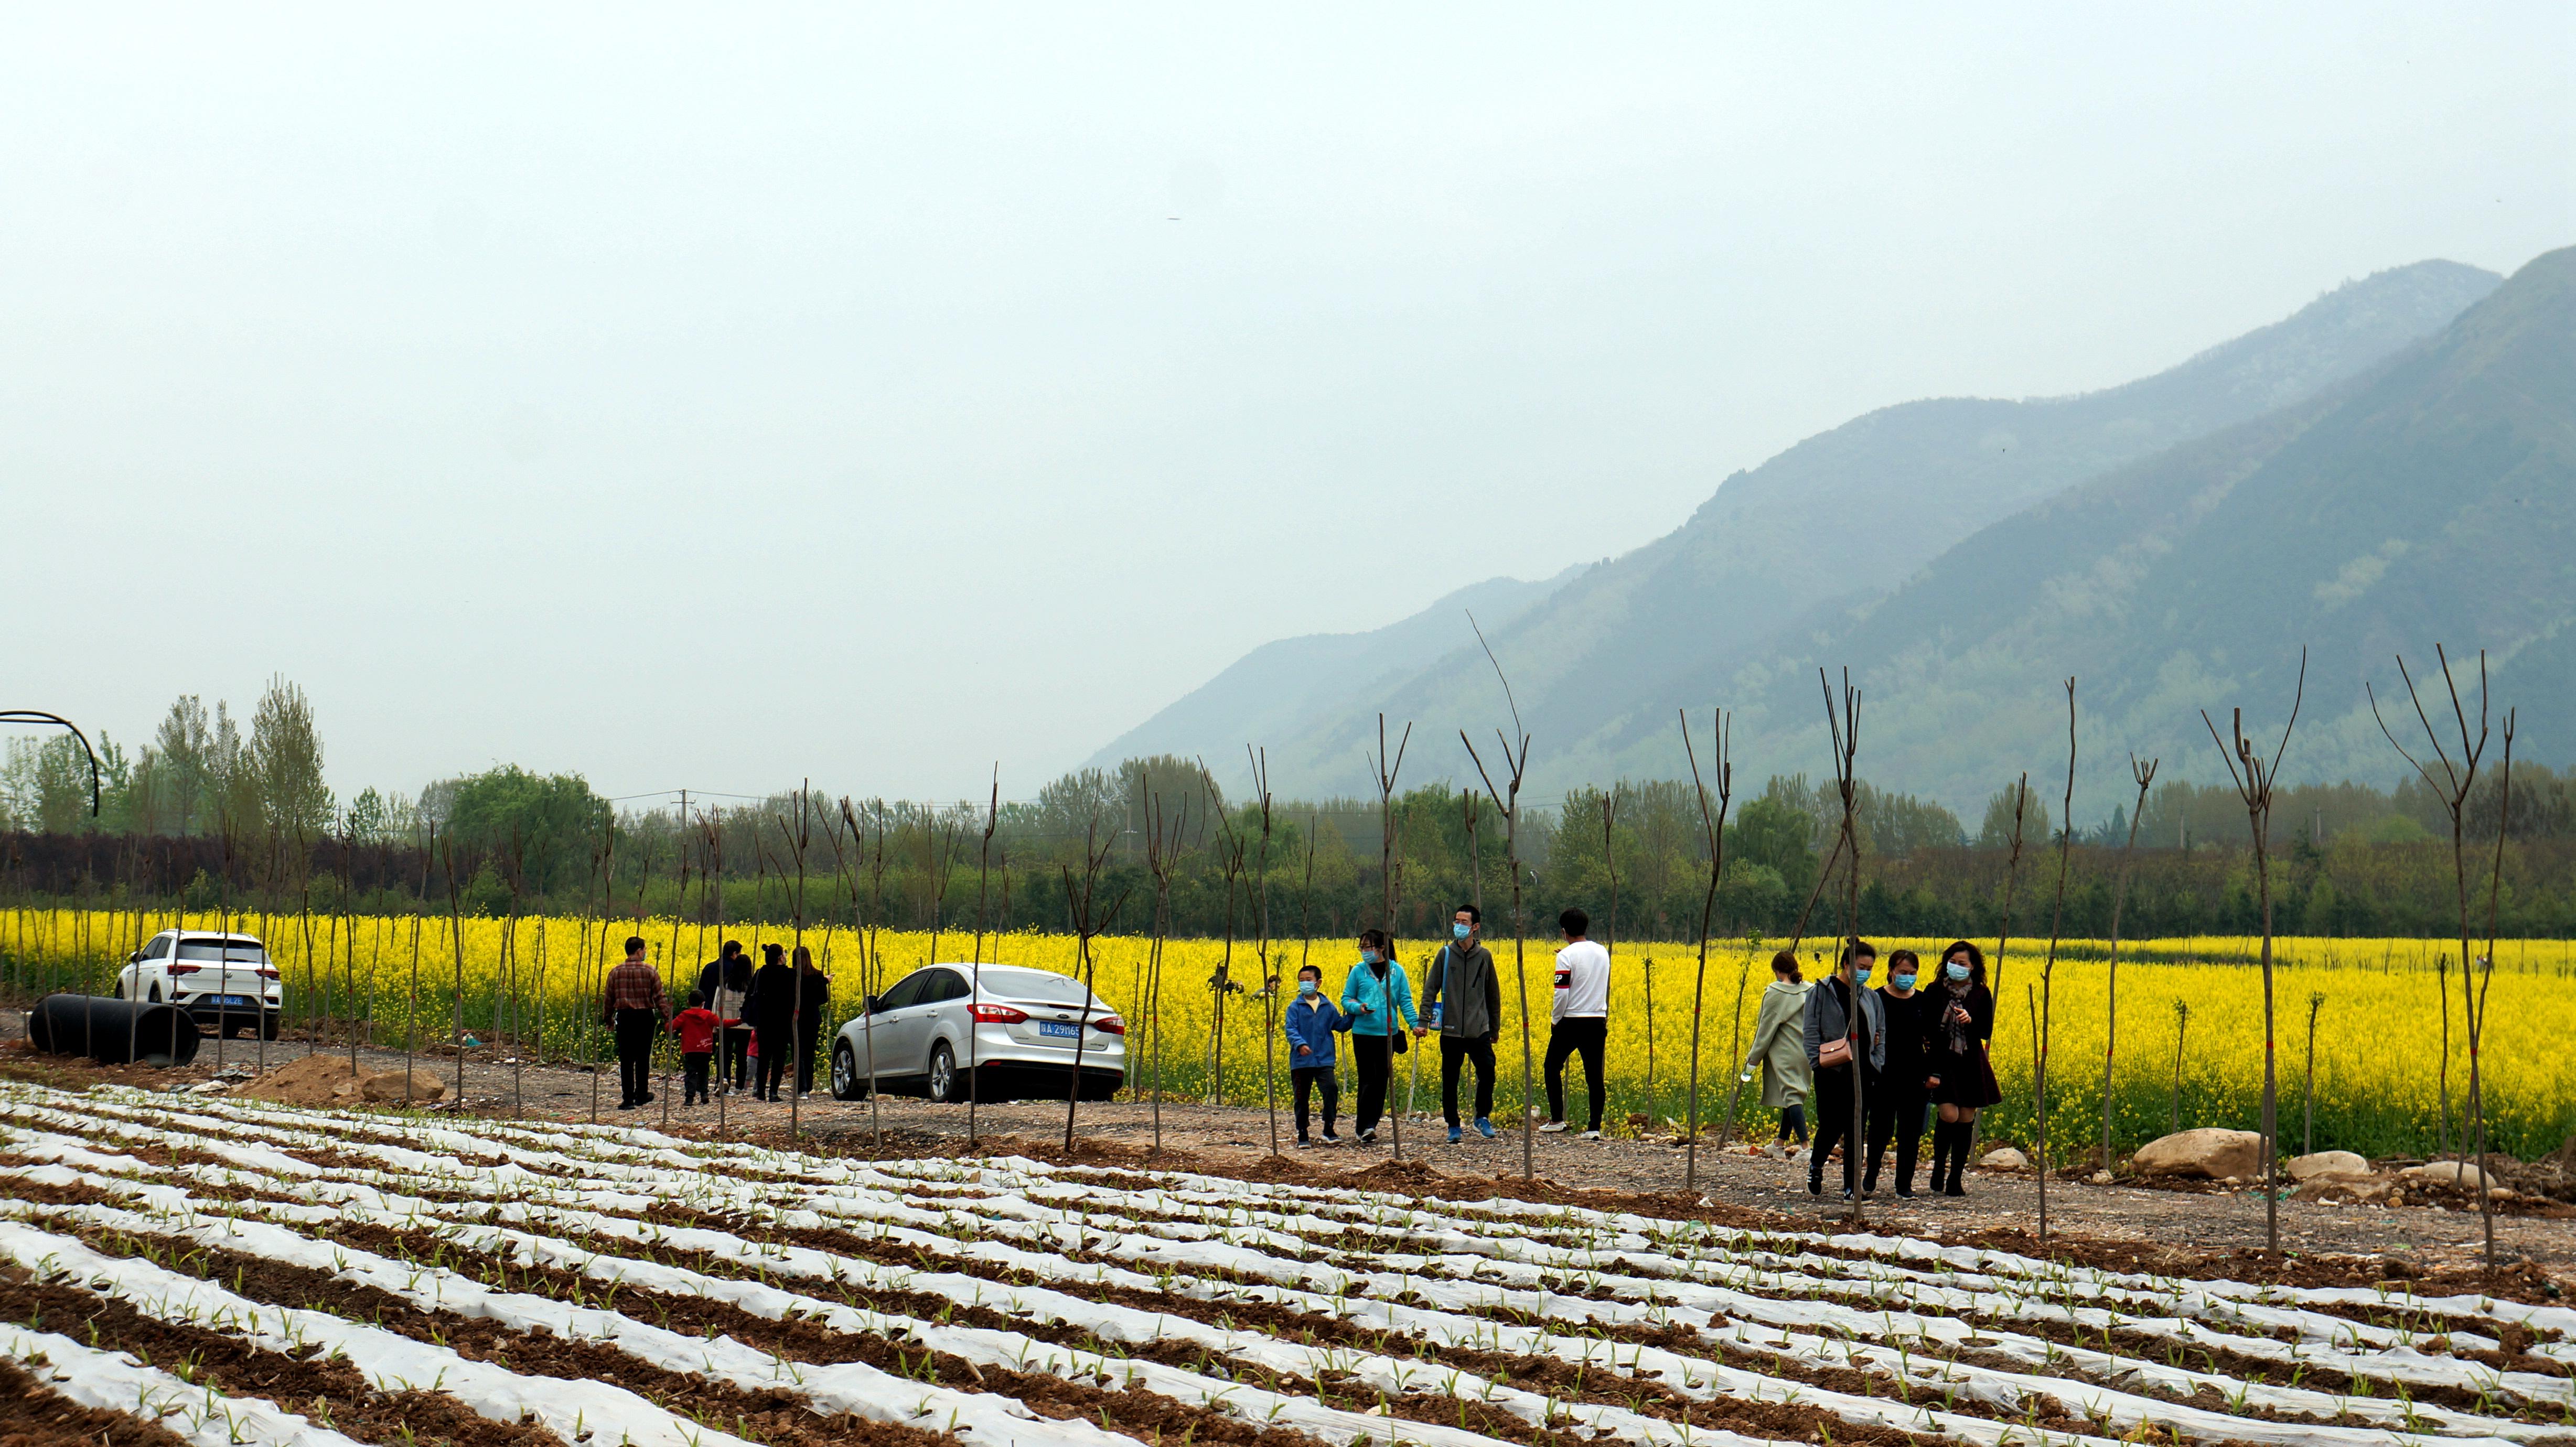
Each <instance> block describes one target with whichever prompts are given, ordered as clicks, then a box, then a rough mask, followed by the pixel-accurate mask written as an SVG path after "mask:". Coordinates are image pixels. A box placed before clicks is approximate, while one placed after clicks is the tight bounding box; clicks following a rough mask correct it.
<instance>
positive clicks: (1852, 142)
mask: <svg viewBox="0 0 2576 1447" xmlns="http://www.w3.org/2000/svg"><path fill="white" fill-rule="evenodd" d="M529 8H530V7H524V6H510V7H504V8H501V9H497V10H489V11H473V10H470V9H467V8H465V7H460V6H455V5H440V6H436V7H418V8H416V9H414V10H413V11H411V12H409V15H408V18H404V17H400V16H397V15H396V14H395V13H394V12H393V11H392V10H391V9H390V8H388V7H375V6H362V7H348V6H335V7H327V8H319V9H313V10H308V11H293V10H287V9H283V8H271V7H263V8H258V9H251V8H248V7H232V6H225V7H193V8H188V9H180V10H172V11H163V12H152V11H131V10H111V9H109V8H106V7H96V6H42V7H38V6H20V7H13V8H11V9H10V10H8V11H7V12H6V13H5V16H0V490H5V491H0V497H5V508H4V509H0V537H5V539H6V541H7V544H8V548H7V552H8V556H9V557H10V559H11V561H12V562H13V564H14V565H15V568H16V573H17V576H16V579H15V585H14V586H13V587H11V588H10V589H9V591H8V594H7V603H6V605H5V606H6V608H7V612H8V625H7V628H6V631H5V638H6V643H5V645H0V706H41V707H51V708H55V709H59V710H62V711H64V712H67V713H70V714H72V715H74V716H75V717H77V718H79V719H80V720H82V721H83V722H84V723H89V724H92V725H97V726H103V727H105V728H106V729H107V730H108V731H109V732H111V733H113V734H117V735H119V736H123V737H126V738H129V739H131V738H134V737H136V736H139V735H143V734H145V733H148V731H149V730H150V728H151V727H152V725H153V723H154V721H155V720H156V718H157V717H158V715H159V714H160V713H161V711H162V710H163V709H164V708H166V706H167V705H168V702H169V700H170V698H171V697H172V696H173V695H175V694H178V693H182V692H195V693H201V694H204V695H206V696H207V697H208V698H209V700H211V699H213V698H215V697H224V698H229V699H231V700H232V701H233V704H234V707H235V709H236V710H237V711H239V712H242V713H247V712H248V709H249V706H250V704H251V702H252V701H253V699H254V698H255V697H256V694H257V692H258V690H259V687H260V685H261V682H262V681H263V680H264V679H265V678H266V677H267V676H268V675H269V674H271V673H272V672H283V673H285V674H286V675H288V676H289V677H291V678H293V679H295V680H297V681H298V682H300V683H301V684H302V685H303V686H304V687H305V688H306V690H307V691H308V692H309V693H310V694H311V695H312V697H313V699H314V701H315V705H316V708H317V710H318V712H319V716H320V721H321V724H322V728H323V733H324V738H325V740H326V743H327V745H328V748H329V766H330V775H331V779H332V782H333V784H334V785H335V786H336V787H338V788H339V789H341V790H342V791H343V793H344V794H346V793H349V792H354V790H355V789H356V788H357V787H359V786H360V785H363V784H368V783H374V784H379V785H385V786H391V787H399V788H402V789H406V790H414V789H417V788H418V787H419V786H420V785H421V784H422V783H423V782H425V781H427V780H429V779H432V778H435V777H439V776H442V775H446V774H452V773H455V772H458V771H463V770H471V769H477V768H482V767H487V766H489V765H490V764H492V763H494V762H496V761H516V762H519V763H523V764H526V765H528V766H530V767H534V768H539V769H577V770H581V771H583V772H585V773H587V774H588V775H589V776H590V778H591V779H592V781H593V782H594V783H595V784H596V785H598V786H599V787H600V789H601V790H602V791H603V792H605V793H610V794H630V793H635V792H639V791H643V790H650V789H658V788H666V787H675V786H679V785H684V784H685V785H688V786H691V787H693V788H699V789H707V790H728V791H746V792H749V791H758V790H763V789H767V788H771V787H774V786H777V785H779V784H781V783H789V784H792V783H793V781H794V780H795V779H796V778H797V777H799V776H800V775H805V774H811V775H813V776H815V777H816V779H817V780H818V782H819V781H822V780H827V779H828V780H830V781H832V783H833V784H834V786H835V787H839V788H867V789H873V790H880V791H884V792H887V793H904V794H913V795H921V794H937V795H945V796H949V797H955V796H958V795H963V794H968V793H980V792H981V791H982V783H983V780H984V778H985V776H986V773H987V771H988V770H989V769H990V767H991V766H992V764H993V763H994V761H996V760H999V761H1000V762H1001V765H1002V771H1003V772H1002V781H1003V788H1004V792H1005V794H1006V795H1012V796H1025V795H1027V794H1029V793H1032V792H1034V790H1035V789H1036V787H1037V785H1038V784H1039V783H1040V782H1041V781H1042V780H1043V779H1044V778H1045V777H1047V776H1048V775H1050V774H1052V773H1053V772H1055V771H1057V770H1060V769H1061V768H1063V767H1065V766H1066V765H1068V764H1069V763H1071V762H1072V761H1074V760H1077V759H1079V758H1080V757H1081V756H1083V755H1084V754H1086V753H1088V752H1089V751H1090V750H1092V749H1094V748H1096V747H1098V746H1099V745H1100V744H1101V743H1102V742H1103V741H1104V740H1106V739H1107V738H1109V737H1110V736H1112V735H1113V734H1115V733H1117V732H1119V731H1120V730H1122V729H1124V728H1126V727H1127V726H1129V725H1131V724H1133V723H1135V722H1136V721H1138V720H1139V719H1141V718H1143V717H1144V716H1145V715H1146V714H1148V713H1150V712H1151V711H1153V710H1154V709H1156V708H1159V707H1160V706H1162V705H1163V704H1165V703H1167V702H1169V701H1170V700H1171V699H1173V698H1175V697H1177V696H1178V695H1180V694H1181V693H1183V692H1186V691H1187V690H1188V689H1190V688H1192V687H1195V686H1196V685H1197V684H1199V683H1200V682H1202V681H1204V680H1205V678H1206V677H1207V676H1209V675H1210V674H1212V673H1213V672H1215V671H1216V670H1217V669H1218V668H1220V667H1222V666H1223V665H1224V664H1226V663H1227V662H1229V661H1231V660H1232V659H1233V658H1234V657H1236V656H1237V655H1239V654H1240V653H1242V652H1243V651H1244V650H1245V649H1246V648H1248V647H1250V646H1252V645H1255V644H1257V643H1260V642H1263V641H1265V640H1268V639H1270V638H1274V637H1277V636H1281V635H1283V634H1289V633H1300V632H1313V631H1321V630H1343V629H1353V628H1364V627H1372V626H1376V625H1378V624H1381V623H1384V622H1387V621H1390V620H1392V619H1394V618H1396V617H1398V616H1400V615H1402V614H1405V613H1408V612H1411V611H1413V610H1414V609H1416V608H1418V607H1420V606H1421V605H1422V604H1424V603H1426V602H1428V601H1429V600H1431V599H1432V598H1434V597H1436V596H1438V595H1439V594H1441V593H1443V592H1446V591H1448V590H1450V589H1452V588H1454V587H1457V586H1459V585H1461V584H1463V583H1466V582H1468V581H1472V580H1474V579H1477V578H1481V577H1485V576H1490V575H1493V574H1496V573H1512V574H1517V575H1521V576H1539V575H1543V574H1548V573H1553V572H1555V571H1557V570H1559V569H1561V568H1563V567H1565V566H1566V565H1567V564H1569V563H1573V562H1577V561H1588V560H1591V559H1594V558H1598V557H1602V556H1605V555H1609V554H1614V553H1618V552H1623V551H1625V550H1627V549H1629V548H1632V547H1635V546H1637V545H1639V544H1642V543H1644V542H1646V541H1648V540H1649V539H1651V538H1653V537H1655V536H1656V535H1658V534H1660V533H1662V532H1664V531H1667V530H1668V529H1670V528H1672V527H1673V526H1675V525H1676V524H1678V523H1679V522H1680V521H1681V520H1682V519H1683V518H1684V517H1686V516H1687V515H1688V514H1689V512H1690V511H1691V509H1692V508H1693V507H1695V506H1696V505H1697V504H1698V503H1699V502H1700V501H1701V500H1703V499H1704V498H1705V497H1706V496H1707V495H1708V493H1709V491H1710V490H1711V489H1712V488H1713V487H1714V486H1715V485H1716V484H1717V483H1718V481H1719V480H1720V479H1721V478H1723V477H1724V476H1726V475H1727V474H1728V473H1729V472H1732V471H1734V470H1735V469H1737V468H1740V467H1747V466H1751V465H1753V464H1755V463H1757V462H1759V461H1761V460H1762V459H1763V458H1764V457H1766V456H1768V455H1770V454H1771V453H1773V452H1776V451H1778V450H1779V449H1780V448H1782V447H1784V446H1786V445H1788V444H1789V443H1791V442H1794V441H1796V440H1797V439H1798V438H1800V437H1802V436H1805V435H1808V434H1810V433H1813V432H1816V431H1819V430H1822V429H1824V428H1826V427H1830V426H1832V425H1834V424H1836V423H1839V422H1841V421H1844V420H1846V419H1847V418H1849V417H1851V416H1853V415H1855V414H1857V413H1859V412H1862V411H1865V410H1867V409H1869V408H1872V407H1876V406H1881V405H1884V404H1888V403H1892V402H1898V401H1903V400H1906V399H1908V398H1913V397H1918V396H1924V395H1934V394H1958V393H1982V394H1991V395H2026V394H2033V393H2053V392H2063V391H2070V390H2081V389H2084V388H2090V387H2096V386H2101V385H2105V384H2110V383H2114V382H2118V381H2122V380H2125V379H2127V378H2130V377H2132V376H2136V375H2139V374H2142V373H2145V372H2149V371H2153V370H2156V369H2158V368H2160V367H2163V366H2166V365H2170V364H2171V363H2173V362H2176V361H2179V360H2181V359H2182V358H2183V357H2185V356H2187V355H2189V354H2190V353H2192V352H2194V351H2197V350H2198V349H2200V348H2202V347H2204V346H2207V345H2209V344H2211V343H2213V342H2216V341H2219V340H2221V339H2223V338H2225V337H2228V336H2230V335H2233V334H2235V333H2238V332H2241V331H2244V330H2246V329H2248V328H2250V327H2253V326H2256V325H2259V324H2262V323H2264V322H2268V321H2271V320H2274V319H2277V318H2279V317H2281V316H2283V315H2286V314H2287V313H2289V312H2290V311H2292V310H2294V309H2296V308H2297V307H2298V306H2300V305H2302V304H2304V303H2305V302H2307V301H2308V300H2310V299H2311V298H2313V297H2314V296H2315V295H2316V294H2317V293H2319V292H2320V291H2323V290H2325V289H2327V288H2330V287H2332V286H2334V285H2336V284H2337V283H2339V282H2341V281H2343V280H2345V279H2347V278H2350V277H2355V276H2360V275H2363V274H2366V273H2368V272H2371V271H2375V270H2379V269H2381V268H2385V267H2389V266H2395V265H2400V264H2403V263H2406V262H2411V261H2417V260H2421V259H2423V258H2425V257H2430V256H2442V257H2449V258H2452V259H2454V260H2458V261H2464V262H2471V263H2475V264H2477V265H2480V266H2485V267H2489V268H2492V269H2495V270H2499V271H2510V270H2511V269H2513V268H2515V267H2517V266H2519V265H2521V264H2522V263H2523V262H2525V261H2527V260H2529V259H2530V258H2531V257H2532V256H2533V255H2535V254H2537V253H2538V252H2540V251H2543V250H2546V249H2548V248H2551V247H2554V246H2560V245H2565V244H2567V243H2569V242H2571V241H2576V94H2571V81H2570V74H2571V69H2570V57H2571V55H2576V21H2571V18H2570V17H2571V16H2576V7H2570V6H2567V5H2565V4H2564V3H2549V4H2530V5H2516V4H2486V5H2478V6H2458V7H2451V6H2445V7H2428V6H2420V5H2391V6H2364V5H2355V4H2351V3H2347V0H2338V3H2333V4H2320V5H2315V6H2295V5H2271V6H2262V7H2244V6H2238V5H2223V6H2209V7H2205V8H2202V9H2199V10H2197V11H2195V10H2192V9H2190V8H2187V7H2180V6H2157V7H2151V8H2150V9H2147V10H2141V11H2139V12H2137V13H2134V14H2125V15H2119V16H2106V15H2104V14H2103V13H2100V7H2076V9H2078V10H2079V11H2085V12H2090V13H2082V14H2070V13H2068V12H2069V7H2065V6H2063V5H2054V4H2051V5H2033V6H2029V7H2023V8H2020V9H2018V10H2016V9H2014V8H2012V7H2005V6H1985V7H1976V8H1975V10H1974V11H1973V12H1972V15H1973V18H1972V19H1967V20H1962V19H1960V18H1959V17H1958V13H1955V12H1954V13H1948V14H1944V15H1939V16H1934V15H1928V14H1925V13H1922V9H1921V7H1891V8H1889V9H1887V10H1884V11H1881V12H1878V13H1875V14H1868V13H1864V12H1861V11H1859V10H1856V9H1849V8H1842V9H1841V10H1840V18H1838V19H1835V20H1832V21H1823V20H1809V19H1805V18H1789V19H1783V18H1779V16H1781V15H1782V14H1785V13H1787V12H1801V11H1805V10H1807V9H1808V8H1809V7H1786V6H1775V7H1764V6H1737V7H1725V13H1722V14H1721V13H1720V7H1714V6H1705V5H1702V6H1687V7H1681V8H1677V9H1674V10H1669V11H1655V10H1649V9H1645V8H1642V7H1632V6H1622V7H1616V8H1615V10H1610V11H1607V12H1605V11H1603V10H1602V9H1600V8H1599V7H1595V8H1594V9H1593V10H1592V11H1589V12H1586V11H1581V10H1568V9H1566V8H1565V7H1546V8H1532V9H1521V10H1515V9H1508V8H1501V7H1495V6H1490V5H1475V6H1458V7H1454V8H1446V9H1442V8H1433V7H1384V6H1370V7H1359V8H1350V9H1341V10H1328V9H1321V8H1317V7H1296V8H1295V9H1294V10H1293V13H1292V12H1291V11H1285V10H1279V11H1272V12H1270V13H1269V15H1268V16H1267V17H1266V18H1239V17H1240V11H1239V10H1238V8H1237V7H1215V6H1187V7H1180V8H1175V9H1172V10H1169V11H1165V12H1159V13H1156V12H1150V11H1147V10H1144V9H1143V8H1142V7H1135V6H1120V7H1101V8H1100V9H1098V10H1096V11H1093V12H1092V13H1090V14H1088V15H1084V16H1077V15H1075V14H1074V13H1073V12H1072V10H1071V8H1070V7H1062V6H1044V7H1040V6H1031V7H1027V8H1023V9H1003V8H970V7H965V6H909V7H902V8H900V9H889V10H887V11H884V12H880V13H875V14H867V15H859V14H855V13H854V11H853V8H852V7H846V6H830V7H818V8H815V9H812V10H789V9H778V8H769V9H760V10H754V9H752V8H751V7H740V6H727V7H708V6H692V7H685V8H673V9H655V8H652V7H642V6H616V7H609V6H596V7H581V8H569V7H566V8H558V9H554V10H551V11H547V12H544V13H542V14H539V15H536V16H534V17H531V16H530V15H529V14H527V13H525V12H526V11H527V10H528V9H529ZM2249 11H2250V12H2252V13H2246V12H2249ZM1919 561H1920V560H1916V559H1907V560H1891V562H1890V565H1891V566H1898V567H1900V568H1910V567H1912V566H1913V565H1914V564H1915V563H1917V562H1919ZM1357 706H1363V705H1361V704H1356V703H1355V707H1357ZM1276 784H1277V786H1278V787H1279V788H1281V789H1282V790H1283V791H1285V792H1288V793H1292V794H1293V793H1296V792H1298V790H1299V786H1298V783H1297V781H1294V780H1286V779H1282V780H1278V781H1276Z"/></svg>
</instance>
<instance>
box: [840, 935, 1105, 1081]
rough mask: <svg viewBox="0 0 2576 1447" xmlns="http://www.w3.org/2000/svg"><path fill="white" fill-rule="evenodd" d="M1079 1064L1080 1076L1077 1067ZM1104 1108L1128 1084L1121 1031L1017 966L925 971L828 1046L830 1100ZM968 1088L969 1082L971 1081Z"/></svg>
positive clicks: (1081, 991)
mask: <svg viewBox="0 0 2576 1447" xmlns="http://www.w3.org/2000/svg"><path fill="white" fill-rule="evenodd" d="M1077 1059H1078V1060H1079V1066H1078V1067H1077ZM1077 1068H1079V1069H1080V1071H1081V1074H1082V1098H1083V1099H1085V1100H1107V1099H1109V1098H1110V1097H1111V1096H1113V1095H1115V1094H1117V1092H1118V1088H1119V1086H1121V1085H1123V1084H1124V1083H1125V1082H1126V1078H1127V1022H1126V1021H1124V1020H1121V1019H1119V1018H1118V1015H1117V1012H1115V1011H1113V1010H1111V1009H1110V1008H1109V1006H1108V1005H1107V1004H1106V1003H1104V1002H1103V1001H1102V1000H1101V998H1100V997H1099V996H1097V995H1095V994H1093V993H1091V991H1090V990H1088V989H1086V988H1084V986H1083V983H1082V982H1081V981H1080V980H1076V979H1072V978H1069V977H1067V976H1064V975H1059V974H1056V973H1055V972H1053V971H1051V970H1027V969H1021V968H1019V967H1017V966H1013V965H981V966H978V965H971V964H968V965H959V964H947V965H925V966H923V967H922V968H920V969H918V970H915V971H913V972H912V973H911V974H909V975H906V976H904V977H903V978H902V979H900V980H897V981H895V983H894V987H893V988H892V989H889V990H887V991H886V992H885V993H884V994H883V995H878V996H873V997H871V998H870V999H869V1000H868V1002H867V1004H866V1006H865V1008H864V1009H863V1010H862V1012H861V1013H860V1015H859V1016H858V1018H857V1019H854V1020H852V1021H850V1022H849V1023H848V1024H846V1025H843V1026H842V1027H841V1029H840V1033H839V1035H838V1036H837V1037H836V1038H835V1039H834V1040H833V1042H832V1094H833V1095H834V1096H835V1097H836V1098H838V1099H841V1100H864V1099H866V1098H867V1094H868V1083H869V1080H870V1078H871V1076H873V1078H874V1080H875V1082H876V1088H877V1089H879V1090H882V1091H884V1092H886V1093H887V1094H890V1095H891V1094H904V1095H922V1096H927V1097H928V1098H930V1099H932V1100H937V1101H962V1100H964V1099H966V1098H967V1095H968V1092H969V1090H970V1088H971V1089H972V1091H973V1093H974V1096H975V1098H976V1099H978V1100H986V1101H1001V1100H1038V1099H1048V1098H1053V1099H1057V1100H1061V1099H1063V1098H1064V1096H1065V1093H1066V1091H1067V1089H1068V1087H1069V1086H1070V1085H1071V1083H1072V1080H1073V1075H1074V1072H1075V1070H1076V1069H1077ZM970 1071H971V1072H972V1079H971V1080H970V1079H969V1072H970Z"/></svg>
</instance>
